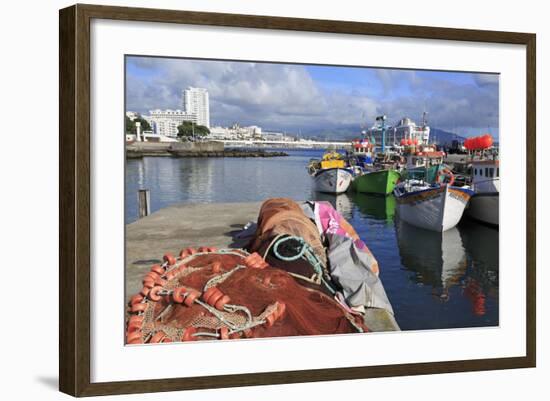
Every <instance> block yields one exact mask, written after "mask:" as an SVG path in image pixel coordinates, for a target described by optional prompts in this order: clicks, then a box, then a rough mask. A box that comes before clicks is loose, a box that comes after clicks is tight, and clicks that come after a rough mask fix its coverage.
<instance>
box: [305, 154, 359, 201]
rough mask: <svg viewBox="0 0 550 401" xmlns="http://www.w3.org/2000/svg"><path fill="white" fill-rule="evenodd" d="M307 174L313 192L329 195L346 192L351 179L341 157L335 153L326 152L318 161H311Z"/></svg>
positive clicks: (349, 171)
mask: <svg viewBox="0 0 550 401" xmlns="http://www.w3.org/2000/svg"><path fill="white" fill-rule="evenodd" d="M308 172H309V174H310V175H311V177H312V178H313V190H314V191H317V192H324V193H330V194H340V193H343V192H346V191H347V190H348V188H349V186H350V184H351V181H352V178H353V174H352V170H351V169H350V168H349V166H348V165H347V162H346V160H344V157H343V155H341V154H340V153H338V152H335V151H328V152H327V153H325V154H324V155H323V158H322V160H320V161H319V160H311V161H310V163H309V165H308Z"/></svg>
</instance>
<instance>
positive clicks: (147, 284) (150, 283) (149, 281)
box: [142, 278, 155, 288]
mask: <svg viewBox="0 0 550 401" xmlns="http://www.w3.org/2000/svg"><path fill="white" fill-rule="evenodd" d="M142 282H143V286H144V287H147V288H153V287H154V286H155V280H152V279H150V278H147V279H144V280H143V281H142Z"/></svg>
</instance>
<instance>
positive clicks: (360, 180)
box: [352, 169, 401, 195]
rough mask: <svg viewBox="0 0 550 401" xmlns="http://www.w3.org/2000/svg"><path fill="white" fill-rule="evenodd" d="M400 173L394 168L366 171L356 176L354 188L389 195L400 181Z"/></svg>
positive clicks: (364, 191)
mask: <svg viewBox="0 0 550 401" xmlns="http://www.w3.org/2000/svg"><path fill="white" fill-rule="evenodd" d="M400 176H401V175H400V174H399V173H398V172H397V171H396V170H394V169H389V170H377V171H368V170H367V171H366V172H365V173H364V174H362V175H359V176H357V177H355V179H354V180H353V183H352V189H354V190H355V191H357V192H362V193H371V194H381V195H388V194H391V193H392V191H393V189H394V188H395V185H396V184H397V182H398V181H399V178H400Z"/></svg>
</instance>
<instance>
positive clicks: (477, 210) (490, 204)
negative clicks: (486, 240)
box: [466, 192, 499, 226]
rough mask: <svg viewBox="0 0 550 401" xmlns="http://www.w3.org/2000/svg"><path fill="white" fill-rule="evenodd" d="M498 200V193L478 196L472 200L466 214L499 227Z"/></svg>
mask: <svg viewBox="0 0 550 401" xmlns="http://www.w3.org/2000/svg"><path fill="white" fill-rule="evenodd" d="M498 199H499V193H498V192H494V193H481V194H476V195H474V196H472V199H470V206H469V207H468V209H467V211H466V213H467V214H468V216H469V217H471V218H473V219H475V220H479V221H481V222H483V223H487V224H492V225H495V226H498V210H499V208H498V203H499V202H498Z"/></svg>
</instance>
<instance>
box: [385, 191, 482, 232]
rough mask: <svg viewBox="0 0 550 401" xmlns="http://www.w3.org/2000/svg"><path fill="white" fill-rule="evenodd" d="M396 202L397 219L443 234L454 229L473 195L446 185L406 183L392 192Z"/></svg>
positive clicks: (470, 192) (471, 192)
mask: <svg viewBox="0 0 550 401" xmlns="http://www.w3.org/2000/svg"><path fill="white" fill-rule="evenodd" d="M393 193H394V195H395V197H396V200H397V212H398V215H399V218H400V219H402V220H404V221H406V222H407V223H409V224H412V225H414V226H417V227H420V228H425V229H427V230H432V231H439V232H442V231H446V230H449V229H450V228H453V227H455V226H456V225H457V224H458V222H459V221H460V219H461V218H462V214H463V213H464V209H465V208H466V205H467V204H468V201H469V200H470V197H471V196H472V195H473V194H474V192H473V191H472V190H470V189H469V188H465V187H455V186H452V185H448V184H440V183H436V184H428V183H426V182H424V181H419V180H406V181H404V182H402V183H400V184H398V185H397V186H396V187H395V189H394V191H393Z"/></svg>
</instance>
